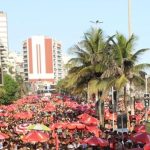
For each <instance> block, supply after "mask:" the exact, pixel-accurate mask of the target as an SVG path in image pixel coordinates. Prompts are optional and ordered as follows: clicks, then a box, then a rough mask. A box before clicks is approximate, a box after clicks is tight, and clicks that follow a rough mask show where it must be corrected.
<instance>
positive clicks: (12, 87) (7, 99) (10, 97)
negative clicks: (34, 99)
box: [0, 74, 19, 104]
mask: <svg viewBox="0 0 150 150" xmlns="http://www.w3.org/2000/svg"><path fill="white" fill-rule="evenodd" d="M18 88H19V85H18V83H17V82H16V81H15V80H14V79H13V78H12V77H11V76H10V75H7V74H6V75H4V87H3V90H4V91H5V94H4V95H3V96H2V97H1V100H0V103H1V104H10V103H12V102H13V101H14V100H16V99H17V98H18V96H17V95H18Z"/></svg>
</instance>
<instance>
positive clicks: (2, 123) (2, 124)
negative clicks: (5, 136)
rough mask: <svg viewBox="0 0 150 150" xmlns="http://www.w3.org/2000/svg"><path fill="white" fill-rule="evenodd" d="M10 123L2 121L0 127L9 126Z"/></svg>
mask: <svg viewBox="0 0 150 150" xmlns="http://www.w3.org/2000/svg"><path fill="white" fill-rule="evenodd" d="M7 126H8V124H7V123H6V122H0V127H7Z"/></svg>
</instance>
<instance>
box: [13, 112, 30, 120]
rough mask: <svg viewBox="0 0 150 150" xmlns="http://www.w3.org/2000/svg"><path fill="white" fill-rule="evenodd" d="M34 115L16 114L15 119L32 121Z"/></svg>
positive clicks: (28, 113)
mask: <svg viewBox="0 0 150 150" xmlns="http://www.w3.org/2000/svg"><path fill="white" fill-rule="evenodd" d="M32 115H33V113H31V112H20V113H17V114H14V118H15V119H31V118H32Z"/></svg>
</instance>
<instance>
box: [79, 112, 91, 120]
mask: <svg viewBox="0 0 150 150" xmlns="http://www.w3.org/2000/svg"><path fill="white" fill-rule="evenodd" d="M87 117H89V115H88V114H86V113H84V114H81V115H79V116H77V118H79V119H82V118H87Z"/></svg>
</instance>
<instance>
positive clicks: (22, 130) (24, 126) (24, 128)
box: [14, 123, 30, 134]
mask: <svg viewBox="0 0 150 150" xmlns="http://www.w3.org/2000/svg"><path fill="white" fill-rule="evenodd" d="M29 125H30V124H29V123H24V124H20V125H17V126H16V127H15V129H14V130H15V132H16V133H17V134H26V133H27V132H28V130H27V128H28V126H29Z"/></svg>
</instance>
